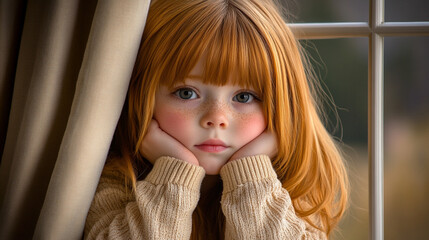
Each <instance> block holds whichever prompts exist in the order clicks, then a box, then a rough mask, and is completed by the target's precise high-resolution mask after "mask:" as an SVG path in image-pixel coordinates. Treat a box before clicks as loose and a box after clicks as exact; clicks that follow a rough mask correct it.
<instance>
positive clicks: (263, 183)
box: [85, 155, 326, 240]
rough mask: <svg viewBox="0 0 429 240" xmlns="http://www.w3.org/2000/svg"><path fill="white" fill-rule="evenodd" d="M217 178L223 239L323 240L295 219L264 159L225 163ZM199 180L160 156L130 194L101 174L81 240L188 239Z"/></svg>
mask: <svg viewBox="0 0 429 240" xmlns="http://www.w3.org/2000/svg"><path fill="white" fill-rule="evenodd" d="M220 175H221V178H222V181H223V185H224V188H223V193H222V201H221V206H222V211H223V213H224V215H225V219H226V228H225V238H226V239H245V240H248V239H326V235H325V234H324V233H322V232H320V231H318V230H316V229H314V228H312V227H311V226H309V225H308V224H307V223H306V222H305V221H304V220H302V219H300V218H299V217H297V216H296V214H295V211H294V208H293V206H292V203H291V199H290V197H289V194H288V192H287V191H286V190H285V189H284V188H282V186H281V183H280V181H279V180H278V179H277V175H276V173H275V171H274V169H273V167H272V165H271V161H270V159H269V158H268V157H267V156H264V155H259V156H252V157H246V158H242V159H238V160H234V161H232V162H229V163H227V164H226V165H225V166H224V167H223V168H222V169H221V172H220ZM204 176H205V172H204V169H203V168H202V167H198V166H195V165H192V164H189V163H186V162H184V161H181V160H178V159H174V158H171V157H162V158H160V159H158V160H157V161H156V162H155V165H154V167H153V169H152V171H151V172H150V173H149V174H148V176H147V177H146V179H144V180H142V181H138V182H137V189H136V192H135V193H134V194H129V191H130V190H129V189H126V187H125V185H124V182H123V178H122V177H121V175H120V174H119V173H115V172H106V171H104V172H103V174H102V177H101V179H100V182H99V185H98V188H97V192H96V194H95V197H94V200H93V202H92V205H91V208H90V210H89V213H88V216H87V219H86V224H85V238H86V239H189V237H190V234H191V230H192V212H193V211H194V209H195V207H196V206H197V203H198V199H199V195H200V186H201V182H202V179H203V178H204ZM127 192H128V194H127Z"/></svg>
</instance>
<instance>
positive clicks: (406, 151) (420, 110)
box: [282, 0, 429, 240]
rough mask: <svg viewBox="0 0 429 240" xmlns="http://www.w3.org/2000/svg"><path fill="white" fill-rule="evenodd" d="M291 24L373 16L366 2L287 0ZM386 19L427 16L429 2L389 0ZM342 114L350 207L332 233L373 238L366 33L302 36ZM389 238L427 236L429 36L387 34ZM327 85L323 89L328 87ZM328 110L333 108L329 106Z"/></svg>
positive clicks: (339, 127)
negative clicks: (319, 37)
mask: <svg viewBox="0 0 429 240" xmlns="http://www.w3.org/2000/svg"><path fill="white" fill-rule="evenodd" d="M282 1H283V4H284V7H285V9H286V11H287V12H288V13H289V14H292V15H293V22H300V23H306V22H307V23H310V22H368V19H369V18H368V16H369V1H368V0H323V1H320V0H282ZM385 21H386V22H389V21H391V22H404V21H405V22H406V21H429V1H427V0H407V1H403V0H386V1H385ZM301 43H302V45H303V46H304V47H305V48H306V50H307V52H308V54H309V55H310V57H311V59H312V64H313V67H314V68H315V71H316V73H317V75H318V77H319V80H320V81H321V82H322V84H324V85H326V89H327V90H328V91H329V92H330V94H331V95H332V97H333V99H334V101H335V104H336V106H337V108H338V109H337V111H338V114H339V117H340V122H338V121H337V120H336V119H335V117H333V116H334V114H333V112H329V111H328V116H330V124H328V126H327V128H328V129H329V130H330V132H331V133H332V134H333V135H334V136H335V137H336V138H338V139H339V141H340V142H342V144H341V146H342V148H343V151H344V153H345V156H346V161H347V164H348V169H349V175H350V180H351V205H350V208H349V210H348V212H347V214H346V216H345V217H344V219H343V220H342V222H341V223H340V227H339V229H338V231H336V232H335V233H334V234H333V238H332V239H368V238H369V208H368V199H369V198H368V189H369V185H368V148H367V144H368V140H367V139H368V130H367V128H368V124H367V121H368V120H367V119H368V101H367V99H368V90H367V89H368V38H350V39H332V40H311V41H309V40H302V41H301ZM384 43H385V46H384V76H385V78H384V104H385V109H384V236H385V239H387V240H390V239H401V240H402V239H428V236H429V204H428V202H429V37H428V36H419V37H385V39H384ZM326 89H325V90H326ZM327 109H328V110H329V108H327Z"/></svg>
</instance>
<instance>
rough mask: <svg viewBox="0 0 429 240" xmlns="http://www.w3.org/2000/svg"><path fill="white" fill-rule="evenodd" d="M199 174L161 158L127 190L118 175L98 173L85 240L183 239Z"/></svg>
mask: <svg viewBox="0 0 429 240" xmlns="http://www.w3.org/2000/svg"><path fill="white" fill-rule="evenodd" d="M204 175H205V172H204V169H203V168H202V167H198V166H195V165H192V164H189V163H186V162H184V161H181V160H178V159H174V158H171V157H161V158H159V159H158V160H157V161H156V162H155V165H154V167H153V169H152V171H151V172H150V173H149V174H148V176H147V177H146V178H145V179H144V180H142V181H138V182H137V184H136V191H135V192H132V190H131V189H128V188H126V187H125V184H124V180H123V177H121V175H120V174H119V173H118V172H112V171H109V172H107V171H104V172H103V174H102V177H101V178H100V182H99V185H98V187H97V191H96V194H95V196H94V199H93V202H92V204H91V207H90V210H89V213H88V216H87V219H86V223H85V239H189V237H190V234H191V230H192V212H193V211H194V209H195V207H196V205H197V203H198V199H199V194H200V186H201V181H202V179H203V178H204Z"/></svg>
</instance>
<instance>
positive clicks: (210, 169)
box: [200, 162, 224, 175]
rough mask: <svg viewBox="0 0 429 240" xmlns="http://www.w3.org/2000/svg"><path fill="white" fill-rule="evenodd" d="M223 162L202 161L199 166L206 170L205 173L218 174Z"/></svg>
mask: <svg viewBox="0 0 429 240" xmlns="http://www.w3.org/2000/svg"><path fill="white" fill-rule="evenodd" d="M223 165H224V164H213V163H202V162H200V166H201V167H202V168H204V170H205V171H206V175H219V173H220V169H221V168H222V167H223Z"/></svg>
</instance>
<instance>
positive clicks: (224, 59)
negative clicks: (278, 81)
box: [203, 8, 272, 92]
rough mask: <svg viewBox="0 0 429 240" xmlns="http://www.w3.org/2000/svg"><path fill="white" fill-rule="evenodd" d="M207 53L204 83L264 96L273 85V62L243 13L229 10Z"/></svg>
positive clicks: (254, 27)
mask: <svg viewBox="0 0 429 240" xmlns="http://www.w3.org/2000/svg"><path fill="white" fill-rule="evenodd" d="M228 10H229V11H228V12H227V14H226V15H225V18H224V19H223V22H222V25H221V26H220V28H219V29H218V31H217V32H216V35H215V37H214V38H213V40H212V42H211V43H210V44H209V45H208V48H207V49H206V52H205V56H204V57H205V67H204V76H203V81H204V82H205V83H209V84H214V85H225V84H227V83H230V84H233V85H240V86H245V87H248V88H253V89H255V90H256V91H259V92H264V90H266V86H267V85H271V72H272V71H271V62H270V57H269V55H270V54H269V53H268V49H267V47H266V44H265V40H264V38H263V36H262V35H261V34H260V33H259V31H258V29H257V28H256V26H255V25H254V24H253V23H252V22H251V20H250V19H248V18H247V17H246V16H245V15H244V14H243V13H242V12H240V11H238V10H236V9H234V8H229V9H228Z"/></svg>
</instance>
